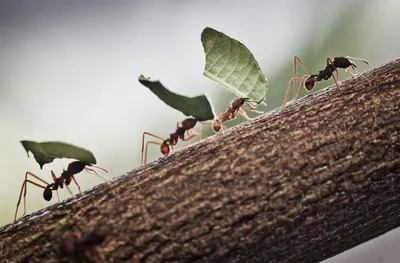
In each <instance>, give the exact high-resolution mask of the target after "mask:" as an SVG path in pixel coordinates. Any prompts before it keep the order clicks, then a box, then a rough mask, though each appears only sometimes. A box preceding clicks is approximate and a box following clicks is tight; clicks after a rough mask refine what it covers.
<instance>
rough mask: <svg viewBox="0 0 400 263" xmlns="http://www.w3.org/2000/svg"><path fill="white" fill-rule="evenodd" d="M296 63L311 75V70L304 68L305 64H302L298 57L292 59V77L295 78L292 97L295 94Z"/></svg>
mask: <svg viewBox="0 0 400 263" xmlns="http://www.w3.org/2000/svg"><path fill="white" fill-rule="evenodd" d="M297 63H299V64H300V66H302V68H303V69H304V70H305V71H306V72H307V73H308V74H309V75H312V72H311V70H310V69H309V68H308V67H307V66H306V63H304V62H303V60H301V59H300V58H299V57H298V56H294V58H293V77H294V78H295V80H294V88H293V96H295V95H294V94H295V93H296V79H297Z"/></svg>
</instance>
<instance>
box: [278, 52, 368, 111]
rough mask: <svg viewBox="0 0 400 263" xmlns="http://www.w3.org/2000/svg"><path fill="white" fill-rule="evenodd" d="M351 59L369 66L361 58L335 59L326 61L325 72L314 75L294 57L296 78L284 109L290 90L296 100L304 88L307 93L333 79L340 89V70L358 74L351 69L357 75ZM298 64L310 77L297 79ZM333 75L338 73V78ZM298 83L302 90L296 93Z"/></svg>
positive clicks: (286, 96)
mask: <svg viewBox="0 0 400 263" xmlns="http://www.w3.org/2000/svg"><path fill="white" fill-rule="evenodd" d="M350 59H353V60H356V61H361V62H364V63H366V64H368V65H369V62H368V61H367V60H365V59H360V58H353V57H349V56H347V57H334V58H333V61H332V59H331V58H329V57H328V58H327V59H326V67H325V68H324V69H323V70H320V71H319V72H318V73H316V74H315V73H312V72H311V70H309V69H308V67H307V66H306V64H305V63H304V62H303V61H302V60H301V59H300V58H299V57H297V56H294V58H293V74H294V77H293V78H292V79H291V80H290V82H289V86H288V89H287V91H286V95H285V100H284V101H283V104H282V107H283V106H284V105H285V104H286V102H287V99H288V97H289V92H290V89H292V88H293V99H296V98H297V97H298V96H299V94H300V92H301V90H302V89H303V86H305V88H306V90H307V91H310V90H312V88H313V87H314V84H315V83H316V82H319V81H322V80H328V79H330V78H331V77H333V80H334V81H335V84H336V87H339V84H338V77H339V73H338V71H337V69H338V68H342V69H344V70H345V71H347V72H348V73H349V74H350V75H352V76H355V75H356V74H354V73H353V72H352V71H351V70H350V69H349V68H351V69H352V70H354V71H355V72H356V73H359V72H357V70H356V69H355V68H356V64H354V63H353V62H352V61H351V60H350ZM297 63H299V64H300V65H301V66H302V67H303V69H304V70H305V71H307V73H308V74H309V75H304V76H303V77H302V78H299V77H297ZM333 73H336V77H335V75H334V74H333ZM361 76H362V77H363V78H364V79H365V80H366V81H367V82H368V85H371V83H370V81H369V80H368V79H367V78H366V77H364V76H363V75H361ZM296 81H300V88H299V90H298V91H297V93H296ZM293 84H294V86H293V87H292V85H293Z"/></svg>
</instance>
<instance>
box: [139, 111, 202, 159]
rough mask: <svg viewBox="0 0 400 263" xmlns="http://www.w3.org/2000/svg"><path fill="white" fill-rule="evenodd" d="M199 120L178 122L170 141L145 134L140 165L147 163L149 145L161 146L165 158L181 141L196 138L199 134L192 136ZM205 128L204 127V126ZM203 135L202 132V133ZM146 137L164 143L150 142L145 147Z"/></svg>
mask: <svg viewBox="0 0 400 263" xmlns="http://www.w3.org/2000/svg"><path fill="white" fill-rule="evenodd" d="M196 124H197V120H196V119H194V118H187V119H185V120H183V121H182V122H178V123H177V124H176V130H175V132H174V133H171V134H170V135H169V138H168V139H164V138H161V137H159V136H157V135H155V134H152V133H149V132H144V133H143V137H142V159H141V163H140V165H143V164H146V163H147V149H148V146H149V144H155V145H160V151H161V153H162V154H163V155H164V157H168V155H169V152H170V149H172V150H173V149H174V146H175V145H177V144H178V141H179V139H181V140H182V141H184V142H185V141H189V140H190V139H192V138H193V137H196V136H197V135H198V134H191V132H192V130H193V128H194V126H196ZM202 127H203V125H202ZM185 132H186V133H187V136H188V137H187V138H185ZM200 133H201V131H200ZM145 135H148V136H151V137H154V138H156V139H159V140H161V141H162V142H161V143H160V142H155V141H148V142H146V147H144V138H145Z"/></svg>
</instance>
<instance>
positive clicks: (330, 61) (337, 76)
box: [326, 57, 339, 88]
mask: <svg viewBox="0 0 400 263" xmlns="http://www.w3.org/2000/svg"><path fill="white" fill-rule="evenodd" d="M326 65H327V66H328V65H332V66H333V68H334V71H335V72H336V78H335V75H333V74H332V77H333V80H334V81H335V84H336V87H337V88H339V84H338V81H337V80H338V79H339V73H338V71H337V68H336V67H335V64H333V61H332V59H331V58H330V57H327V58H326Z"/></svg>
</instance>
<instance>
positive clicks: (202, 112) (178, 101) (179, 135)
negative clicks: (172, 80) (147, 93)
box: [139, 75, 214, 165]
mask: <svg viewBox="0 0 400 263" xmlns="http://www.w3.org/2000/svg"><path fill="white" fill-rule="evenodd" d="M139 82H140V83H141V84H143V85H144V86H146V87H147V88H149V89H150V90H151V91H152V92H153V93H154V94H155V95H156V96H157V97H159V98H160V99H161V100H162V101H164V102H165V103H166V104H167V105H168V106H170V107H172V108H174V109H176V110H179V111H180V112H182V113H183V114H184V115H186V116H191V117H190V118H187V119H185V120H183V121H182V122H178V123H177V125H176V130H175V132H174V133H171V134H170V136H169V138H167V139H165V138H162V137H160V136H158V135H155V134H152V133H149V132H144V133H143V136H142V160H141V165H143V164H146V163H147V150H148V145H149V144H154V145H159V146H160V152H161V153H162V154H163V155H164V156H165V157H167V156H168V155H169V153H170V151H171V150H172V149H173V147H174V146H176V145H177V144H178V141H179V139H181V140H182V141H190V139H192V138H193V137H195V136H197V135H198V134H197V133H193V132H192V130H193V128H194V127H195V126H196V124H197V122H201V123H203V122H204V121H207V120H212V119H214V114H213V110H212V107H211V104H210V102H209V101H208V99H207V97H206V96H205V95H200V96H197V97H192V98H190V97H186V96H182V95H179V94H176V93H174V92H172V91H170V90H168V89H167V88H166V87H164V86H163V84H161V82H160V81H151V80H150V79H148V78H145V77H144V76H143V75H141V76H140V77H139ZM202 127H203V126H202ZM202 127H201V129H200V133H202ZM185 133H186V134H187V137H186V138H185ZM146 135H147V136H151V137H153V138H155V139H156V140H157V141H148V142H146V143H145V136H146Z"/></svg>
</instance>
